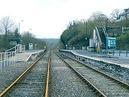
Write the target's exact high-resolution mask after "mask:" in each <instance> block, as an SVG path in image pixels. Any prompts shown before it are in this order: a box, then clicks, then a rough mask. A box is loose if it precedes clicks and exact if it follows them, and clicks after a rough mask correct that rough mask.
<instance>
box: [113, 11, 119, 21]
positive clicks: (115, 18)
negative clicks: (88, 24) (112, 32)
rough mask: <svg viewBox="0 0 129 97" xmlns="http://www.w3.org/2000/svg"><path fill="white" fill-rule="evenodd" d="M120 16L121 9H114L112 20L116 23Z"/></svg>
mask: <svg viewBox="0 0 129 97" xmlns="http://www.w3.org/2000/svg"><path fill="white" fill-rule="evenodd" d="M120 14H121V12H120V9H114V10H113V11H112V13H111V20H112V21H116V20H117V19H119V18H120Z"/></svg>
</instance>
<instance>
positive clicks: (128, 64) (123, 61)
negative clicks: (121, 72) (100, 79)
mask: <svg viewBox="0 0 129 97" xmlns="http://www.w3.org/2000/svg"><path fill="white" fill-rule="evenodd" d="M68 51H70V52H72V53H73V54H75V55H79V56H82V57H86V58H90V59H94V60H97V61H103V62H107V63H110V64H115V65H120V66H121V67H125V68H129V57H126V58H124V57H121V56H120V57H119V56H118V57H116V56H115V57H113V56H109V55H106V54H98V53H94V52H88V51H86V50H68Z"/></svg>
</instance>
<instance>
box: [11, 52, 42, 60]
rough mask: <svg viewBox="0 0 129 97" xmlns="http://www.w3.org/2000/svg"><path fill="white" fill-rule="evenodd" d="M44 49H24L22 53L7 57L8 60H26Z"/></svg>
mask: <svg viewBox="0 0 129 97" xmlns="http://www.w3.org/2000/svg"><path fill="white" fill-rule="evenodd" d="M42 51H44V50H31V51H25V52H23V53H18V54H16V55H15V56H14V57H11V58H9V60H16V61H28V60H29V59H30V57H31V56H32V55H36V54H38V53H40V52H42Z"/></svg>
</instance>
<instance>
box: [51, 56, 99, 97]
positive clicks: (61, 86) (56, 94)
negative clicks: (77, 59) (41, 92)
mask: <svg viewBox="0 0 129 97" xmlns="http://www.w3.org/2000/svg"><path fill="white" fill-rule="evenodd" d="M49 94H50V97H98V96H96V94H95V93H94V92H93V90H92V89H90V88H89V86H88V85H86V83H85V82H83V81H82V80H81V79H80V78H79V77H78V76H77V75H76V74H75V73H74V72H73V71H72V70H71V69H70V68H69V67H67V65H65V63H64V62H62V61H61V60H60V59H59V58H58V57H57V56H56V55H54V54H52V71H51V83H50V90H49Z"/></svg>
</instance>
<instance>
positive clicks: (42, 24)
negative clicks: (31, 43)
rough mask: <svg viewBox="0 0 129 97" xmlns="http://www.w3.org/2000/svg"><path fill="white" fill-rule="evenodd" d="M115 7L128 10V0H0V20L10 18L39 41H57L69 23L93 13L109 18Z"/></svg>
mask: <svg viewBox="0 0 129 97" xmlns="http://www.w3.org/2000/svg"><path fill="white" fill-rule="evenodd" d="M116 8H118V9H125V8H129V0H0V18H1V17H3V16H11V17H12V18H13V19H14V20H15V21H16V22H17V23H19V22H20V25H21V26H20V28H21V32H23V31H27V30H30V31H31V32H32V33H33V34H34V35H35V36H36V37H38V38H59V37H60V35H61V33H62V32H63V30H65V29H66V27H67V25H68V24H69V22H70V21H73V20H82V19H88V18H89V17H90V16H91V15H92V13H93V12H96V11H101V12H103V13H104V14H106V15H108V16H109V14H110V13H111V12H112V11H113V9H116Z"/></svg>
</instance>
